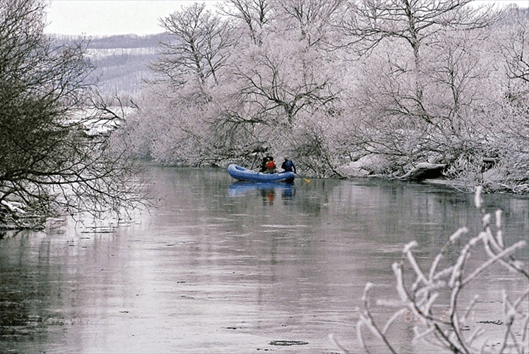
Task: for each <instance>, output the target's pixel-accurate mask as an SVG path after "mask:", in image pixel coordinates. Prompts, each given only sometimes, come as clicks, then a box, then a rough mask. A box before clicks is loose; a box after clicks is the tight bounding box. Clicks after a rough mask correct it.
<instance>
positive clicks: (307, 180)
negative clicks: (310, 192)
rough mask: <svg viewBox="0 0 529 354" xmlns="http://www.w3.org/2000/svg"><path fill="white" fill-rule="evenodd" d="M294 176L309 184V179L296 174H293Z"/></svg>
mask: <svg viewBox="0 0 529 354" xmlns="http://www.w3.org/2000/svg"><path fill="white" fill-rule="evenodd" d="M294 175H295V176H296V177H298V178H303V180H304V181H305V183H310V179H308V178H306V177H304V176H302V175H300V174H299V173H297V172H296V173H294Z"/></svg>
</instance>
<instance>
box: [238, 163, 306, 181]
mask: <svg viewBox="0 0 529 354" xmlns="http://www.w3.org/2000/svg"><path fill="white" fill-rule="evenodd" d="M228 173H229V174H230V176H232V177H233V178H235V179H237V180H239V181H252V182H292V181H293V180H294V178H296V176H295V175H294V173H293V172H280V173H261V172H255V171H252V170H249V169H247V168H245V167H242V166H238V165H230V166H229V167H228Z"/></svg>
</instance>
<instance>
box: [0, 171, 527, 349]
mask: <svg viewBox="0 0 529 354" xmlns="http://www.w3.org/2000/svg"><path fill="white" fill-rule="evenodd" d="M148 173H149V175H150V178H151V180H152V182H153V183H154V189H155V191H156V203H157V204H158V206H157V208H152V209H151V210H149V211H142V212H135V213H134V214H133V215H132V216H131V218H130V220H129V219H127V220H122V221H121V222H120V223H119V224H118V223H117V222H116V221H112V220H107V221H94V220H84V222H77V223H75V222H73V221H71V220H70V221H68V222H67V223H66V224H64V225H61V224H60V222H59V225H58V226H54V227H51V226H50V227H49V228H48V229H47V230H45V232H21V233H18V234H5V235H4V238H3V239H2V240H0V266H1V268H0V353H90V354H92V353H259V352H265V351H266V352H275V353H339V352H340V351H339V349H338V348H337V347H336V346H335V345H334V344H333V343H332V342H331V340H330V339H329V334H330V333H333V335H334V337H335V338H337V339H338V340H339V342H340V343H341V344H342V345H343V346H344V347H346V348H349V349H351V350H352V352H355V353H359V352H361V350H359V344H358V342H357V340H356V321H357V320H358V308H359V307H360V306H362V303H361V300H360V299H361V297H362V293H363V289H364V286H365V284H366V282H368V281H371V282H373V283H375V284H376V286H375V290H374V296H383V297H386V298H396V296H397V295H396V292H395V286H394V276H393V273H392V270H391V264H392V263H393V262H395V261H397V260H399V259H400V257H401V251H402V248H403V246H404V245H405V244H406V243H408V242H410V241H412V240H417V241H418V243H419V246H418V248H417V251H416V252H417V255H418V259H419V261H420V262H424V263H425V264H428V261H431V259H432V258H433V256H434V255H435V254H436V253H437V252H438V251H439V249H440V247H442V245H443V244H444V243H445V242H446V240H447V238H448V237H449V236H450V235H451V234H452V233H453V232H454V231H456V230H457V229H458V228H459V227H461V226H467V227H469V229H470V230H471V232H470V234H475V232H477V231H478V230H479V228H480V224H481V222H480V216H479V213H478V212H477V211H476V210H475V209H474V207H473V195H470V194H465V193H460V192H457V191H454V190H452V189H449V188H446V187H442V186H435V185H427V184H410V183H403V182H386V181H371V180H366V179H360V180H311V181H308V180H304V179H298V180H296V182H295V183H294V185H286V184H275V185H268V186H257V185H253V184H241V183H234V181H233V180H232V179H231V177H229V176H228V175H227V173H226V172H225V171H224V170H220V169H188V168H164V167H156V166H153V167H150V168H149V170H148ZM485 200H486V208H487V209H488V210H490V211H493V210H494V209H496V208H501V209H502V210H503V211H504V214H505V223H506V228H505V235H506V236H505V239H506V243H508V244H511V243H514V242H516V241H518V240H521V239H527V234H528V232H529V201H528V200H526V199H519V198H514V197H511V196H506V195H493V196H486V198H485ZM517 256H518V257H519V258H521V259H522V260H524V261H527V260H529V256H528V252H527V250H525V251H521V252H518V253H517ZM454 257H455V256H454ZM476 257H478V258H477V260H479V259H480V258H479V257H480V256H479V255H478V256H476ZM502 288H507V289H508V290H509V291H510V292H513V293H514V294H519V293H520V292H522V291H524V290H525V289H526V288H527V281H526V280H525V281H524V280H520V279H519V278H517V277H516V276H515V275H513V274H511V273H508V272H506V271H503V270H501V269H497V270H496V271H491V272H486V273H485V274H484V275H483V276H482V277H481V278H480V279H479V281H478V282H477V286H476V287H475V289H474V290H475V291H476V292H478V293H479V295H480V299H481V301H480V302H479V304H478V306H476V310H475V311H476V313H475V314H473V316H475V318H472V320H473V322H472V324H471V326H473V325H474V323H478V322H479V321H481V322H482V323H483V321H489V322H493V321H495V320H499V319H500V318H501V317H500V315H499V314H500V312H501V309H502V307H501V306H502V305H501V300H502V295H501V294H502V293H501V289H502ZM375 307H376V306H375ZM375 310H376V311H375V312H376V313H377V316H380V318H384V317H385V316H386V317H387V316H389V315H391V311H390V310H385V309H384V308H382V307H376V309H375ZM412 322H413V320H412V319H410V318H406V317H404V318H402V319H401V320H397V322H396V323H395V326H394V327H395V328H394V333H393V334H392V335H391V338H392V339H393V340H394V341H395V343H396V347H397V348H398V349H399V350H400V352H402V353H421V354H425V353H429V352H431V353H439V351H438V350H431V351H429V350H427V349H425V348H419V349H416V348H414V347H412V345H411V344H410V342H411V337H412V334H411V333H412V332H411V328H412V325H413V323H412ZM489 326H490V327H491V328H493V329H494V330H496V327H498V325H494V324H490V325H489ZM494 326H495V327H494ZM373 346H374V348H375V350H374V352H375V353H383V352H385V351H382V349H376V348H378V347H377V344H373ZM379 350H380V351H379Z"/></svg>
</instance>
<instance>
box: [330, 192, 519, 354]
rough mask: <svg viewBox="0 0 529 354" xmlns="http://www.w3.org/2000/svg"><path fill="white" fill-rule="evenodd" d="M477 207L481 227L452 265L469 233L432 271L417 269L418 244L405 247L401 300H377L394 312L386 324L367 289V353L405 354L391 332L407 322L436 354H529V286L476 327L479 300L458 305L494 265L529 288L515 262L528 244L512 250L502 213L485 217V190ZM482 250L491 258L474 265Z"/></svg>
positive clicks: (399, 266)
mask: <svg viewBox="0 0 529 354" xmlns="http://www.w3.org/2000/svg"><path fill="white" fill-rule="evenodd" d="M475 204H476V208H478V210H480V211H481V213H482V220H483V228H482V230H481V232H480V233H479V234H478V235H477V236H475V237H472V238H471V239H470V240H469V241H468V242H467V243H466V244H464V245H463V246H462V247H461V248H460V249H459V250H458V255H456V257H455V258H452V261H449V260H448V259H447V258H449V257H447V255H448V253H449V252H450V251H453V249H454V247H455V246H456V245H458V244H459V242H460V241H461V237H462V236H463V235H465V234H467V233H468V230H467V229H466V228H461V229H459V230H457V231H456V232H455V233H454V234H453V235H452V236H450V238H449V240H448V242H447V243H446V245H445V246H444V247H443V248H442V249H441V251H440V252H439V253H438V254H437V255H436V257H435V258H434V260H433V261H432V263H431V265H430V267H429V269H423V268H421V266H420V265H419V263H418V261H417V258H416V256H415V255H414V253H413V249H414V247H416V246H417V243H416V242H415V241H414V242H411V243H409V244H407V245H406V246H405V247H404V250H403V259H402V260H401V261H400V262H396V263H394V264H393V272H394V273H395V278H396V283H397V292H398V295H399V299H398V300H391V301H388V300H380V299H379V300H378V301H377V305H380V306H385V307H390V308H393V309H395V308H396V311H394V312H392V313H393V314H392V316H391V317H390V318H389V319H388V320H387V321H386V322H385V323H383V324H381V323H377V320H376V319H375V317H374V313H373V306H372V305H371V304H370V290H371V289H372V288H373V284H371V283H368V284H367V285H366V287H365V291H364V296H363V297H362V301H363V305H364V306H363V309H361V310H360V319H359V321H358V324H357V335H358V340H359V342H360V343H361V345H362V346H363V348H364V349H365V350H366V352H368V353H370V352H373V351H370V348H371V349H373V347H374V346H375V345H377V351H374V352H376V353H378V352H379V351H378V348H379V344H381V345H382V346H383V347H385V348H386V349H387V351H388V352H390V353H404V352H402V351H400V350H399V348H398V346H397V343H392V341H391V339H390V335H389V331H390V329H391V328H392V327H394V325H395V324H396V323H397V322H399V321H401V320H402V319H403V318H404V319H406V318H407V319H408V320H409V321H406V322H408V324H409V322H413V323H414V324H415V326H414V328H413V331H414V340H413V342H414V344H417V343H419V342H424V343H426V344H427V345H429V346H433V347H436V348H437V349H434V350H436V352H445V351H446V352H450V353H483V354H484V353H529V333H528V326H529V306H528V301H529V286H527V287H526V288H525V290H522V292H520V293H517V294H513V293H508V292H507V291H506V290H505V289H504V290H503V298H502V300H501V303H502V306H503V311H502V312H503V318H502V319H501V320H496V321H479V322H477V326H476V322H475V320H472V319H471V317H472V315H471V314H473V312H474V311H473V310H474V308H475V306H476V304H477V303H478V302H479V301H478V298H479V296H478V295H476V296H475V297H474V298H473V299H472V300H470V301H469V302H466V301H465V304H461V303H460V302H464V301H463V299H462V298H463V297H464V296H463V293H462V292H463V290H464V289H467V288H469V287H470V284H471V283H473V282H475V281H476V280H477V279H478V276H479V275H480V274H482V273H484V272H486V271H491V266H492V265H493V264H499V265H501V266H503V267H506V268H508V269H509V270H510V271H512V272H514V274H515V275H516V281H522V282H526V283H527V281H528V280H529V274H528V271H527V270H526V269H524V265H523V264H522V262H520V261H517V260H515V259H514V257H513V253H514V252H515V251H516V250H518V249H520V248H522V247H524V246H525V244H526V242H525V241H520V242H517V243H515V244H513V245H511V246H508V245H505V244H504V241H503V233H502V217H501V211H497V212H496V215H495V219H496V222H495V225H492V224H491V220H492V215H491V214H487V213H485V211H484V209H483V208H482V199H481V187H478V189H477V191H476V195H475ZM479 251H483V252H485V253H486V255H487V257H486V258H485V259H484V260H483V261H481V262H473V261H471V258H470V255H471V253H472V252H474V253H478V252H479ZM441 264H443V265H444V266H441ZM407 269H410V270H411V274H407V273H406V274H405V270H407ZM520 279H521V280H520ZM410 280H412V281H413V282H410ZM527 284H529V283H527ZM412 320H413V321H412ZM491 325H493V326H492V327H493V328H492V330H491ZM492 332H494V333H492ZM368 338H369V339H373V338H374V340H376V341H380V343H375V342H372V341H371V340H369V341H368V340H367V339H368ZM331 339H332V340H333V341H334V343H335V344H336V345H337V346H338V347H339V348H340V349H341V350H342V351H343V352H345V353H349V351H348V350H347V349H346V348H344V347H343V346H342V345H341V344H340V343H339V342H338V341H337V340H335V339H334V338H333V337H332V335H331ZM401 341H402V340H401ZM443 349H444V350H443ZM373 350H374V349H373ZM384 352H386V350H385V351H384Z"/></svg>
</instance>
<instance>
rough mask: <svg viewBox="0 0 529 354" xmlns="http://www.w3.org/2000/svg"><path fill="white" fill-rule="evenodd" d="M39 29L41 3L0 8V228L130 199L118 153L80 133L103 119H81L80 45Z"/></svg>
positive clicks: (84, 86)
mask: <svg viewBox="0 0 529 354" xmlns="http://www.w3.org/2000/svg"><path fill="white" fill-rule="evenodd" d="M44 25H45V20H44V2H41V1H39V0H13V1H2V2H1V3H0V50H1V52H2V58H1V59H0V137H1V138H0V147H1V150H2V154H1V156H0V203H1V206H0V223H1V224H2V225H6V224H9V225H11V226H13V227H21V226H28V225H34V223H29V224H25V223H24V222H23V221H22V220H20V219H19V218H20V217H21V216H23V215H31V216H34V217H35V216H41V217H45V216H49V215H52V214H53V213H55V212H57V211H63V212H64V211H66V212H68V213H70V214H73V213H76V212H93V213H96V212H106V211H108V210H113V211H118V210H119V209H120V208H121V207H122V206H124V205H127V206H129V205H133V204H134V203H135V202H137V201H138V196H137V195H135V193H134V192H135V189H136V187H134V186H132V185H131V184H130V183H128V182H129V181H130V179H131V178H132V174H133V172H134V169H133V165H132V164H130V163H129V162H127V161H126V160H125V159H123V158H122V156H123V151H120V149H119V148H118V146H117V145H112V144H110V141H109V140H108V139H107V138H106V137H103V136H94V137H92V138H88V137H86V136H85V134H84V133H83V130H84V128H85V127H86V126H87V125H86V124H87V123H88V122H91V123H94V124H95V123H96V122H97V121H99V122H101V121H103V120H105V119H107V118H105V117H104V116H102V115H101V114H99V112H97V111H95V112H96V113H94V114H93V115H90V117H87V116H88V115H87V114H83V110H82V108H84V107H86V104H87V103H88V102H89V99H90V97H91V92H90V90H91V85H90V82H89V80H88V78H89V75H90V73H91V71H92V67H91V65H90V63H89V62H88V61H87V60H86V59H85V57H84V53H85V50H86V43H83V42H79V43H78V44H75V45H64V46H57V45H54V43H53V42H52V41H51V40H50V39H49V38H47V37H46V36H45V35H44V33H43V28H44ZM108 124H112V122H110V121H109V122H108ZM34 221H35V220H34Z"/></svg>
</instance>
